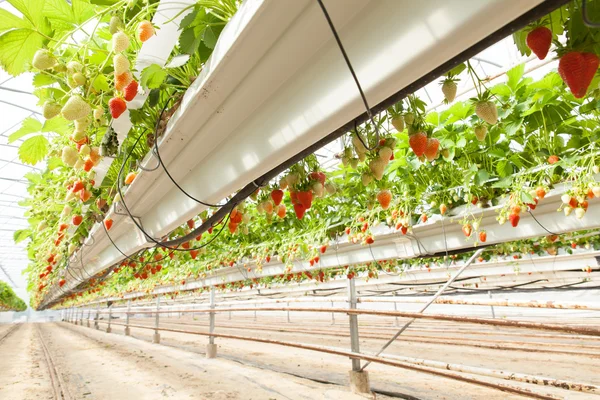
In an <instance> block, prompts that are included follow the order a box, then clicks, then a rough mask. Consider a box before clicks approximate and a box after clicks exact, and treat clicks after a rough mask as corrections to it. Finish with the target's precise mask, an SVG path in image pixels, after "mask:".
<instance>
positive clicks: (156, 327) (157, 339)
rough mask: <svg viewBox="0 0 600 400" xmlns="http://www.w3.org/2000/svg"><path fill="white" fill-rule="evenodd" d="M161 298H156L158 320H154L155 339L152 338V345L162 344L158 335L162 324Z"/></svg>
mask: <svg viewBox="0 0 600 400" xmlns="http://www.w3.org/2000/svg"><path fill="white" fill-rule="evenodd" d="M159 310H160V297H156V314H155V315H156V319H155V320H154V337H153V338H152V343H160V333H158V328H159V323H160V319H159V318H160V313H159V312H158V311H159Z"/></svg>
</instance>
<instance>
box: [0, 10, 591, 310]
mask: <svg viewBox="0 0 600 400" xmlns="http://www.w3.org/2000/svg"><path fill="white" fill-rule="evenodd" d="M9 3H10V4H12V5H13V6H14V7H15V8H17V9H18V11H20V12H21V14H22V18H20V17H17V16H15V15H12V14H10V13H9V12H7V11H4V10H0V11H1V12H2V16H3V18H5V19H4V20H5V21H6V24H4V25H2V27H0V63H1V64H2V67H3V68H4V69H5V70H6V71H8V72H9V73H11V74H13V75H17V74H19V73H22V72H25V71H32V72H33V73H34V75H33V84H34V86H36V87H37V89H36V91H35V94H36V95H37V96H38V98H39V104H40V106H42V107H43V111H44V116H45V118H46V120H45V122H43V123H41V122H39V121H37V120H36V119H27V120H25V121H24V123H23V125H22V126H21V128H20V129H19V130H18V131H16V132H15V133H13V134H12V135H11V136H10V140H11V141H16V140H19V139H22V140H23V143H22V144H21V146H20V149H19V155H20V158H21V160H22V161H23V162H25V163H30V164H36V163H38V162H39V161H42V160H46V169H45V170H44V171H43V172H41V173H30V174H28V175H27V179H28V180H29V181H30V182H31V184H30V186H29V189H28V190H29V193H30V195H31V197H30V198H28V199H27V200H25V201H23V202H22V204H23V205H25V206H28V207H29V210H28V212H27V217H28V219H29V223H30V225H31V227H30V228H29V229H25V230H22V231H18V232H16V233H15V241H17V242H18V241H21V240H25V239H30V242H29V244H28V253H29V257H30V259H31V263H30V265H29V267H28V274H29V289H30V290H31V291H32V292H33V295H32V296H31V298H32V305H33V306H34V307H35V306H37V305H38V304H39V303H40V301H41V300H42V299H43V298H44V296H45V294H46V293H47V290H48V288H49V287H51V286H53V285H54V284H58V285H59V286H62V285H64V283H65V281H66V279H65V278H66V275H65V274H66V273H67V272H66V271H65V265H66V263H65V261H66V259H67V258H68V257H69V256H70V255H71V254H73V253H74V252H75V251H76V250H77V249H78V248H79V247H80V246H81V244H82V243H83V241H84V240H85V238H86V237H87V236H88V233H89V230H90V229H91V227H92V226H93V225H94V224H95V223H96V222H99V221H103V223H104V225H105V227H106V228H107V229H108V230H110V228H111V226H112V221H111V220H109V219H105V214H106V212H107V211H108V209H109V207H110V206H111V205H112V204H113V203H114V202H115V201H118V200H119V196H118V195H117V194H116V190H115V188H116V183H117V182H116V180H117V175H118V170H119V168H120V166H121V164H122V161H123V158H124V154H123V152H124V150H127V151H129V150H131V149H132V146H133V143H134V141H135V140H136V139H137V138H138V137H139V136H140V135H143V136H142V137H143V138H144V140H143V141H141V142H140V143H138V144H137V146H136V147H135V148H134V149H133V151H132V153H131V160H132V162H131V163H130V165H127V166H126V174H124V175H123V177H124V182H122V183H121V184H125V185H127V184H130V183H132V182H133V181H134V180H135V178H136V175H137V169H136V168H137V163H138V162H139V161H140V160H141V159H142V158H143V157H144V156H145V155H146V154H147V152H148V151H149V149H150V148H151V146H152V145H153V144H154V143H155V141H156V140H157V139H158V137H159V136H160V135H162V134H163V133H164V131H165V129H166V127H167V123H168V119H169V117H170V115H172V113H173V112H174V111H175V109H176V107H177V101H172V100H171V99H179V98H181V96H182V95H183V93H184V92H185V90H186V89H187V88H188V87H189V85H190V84H191V83H192V82H193V80H194V79H195V77H196V76H197V75H198V74H199V72H200V71H201V70H202V66H203V63H204V62H205V61H206V60H207V58H208V57H209V56H210V54H211V51H212V49H213V48H214V46H215V43H216V41H217V39H218V36H219V33H220V32H221V30H222V28H223V27H224V25H225V24H226V23H227V21H228V20H229V19H230V18H231V17H232V16H233V15H234V13H235V11H236V9H237V6H238V4H237V2H235V1H233V0H231V1H226V0H213V1H208V0H202V1H198V2H197V3H195V4H193V5H191V6H190V9H192V12H191V13H190V14H189V15H188V16H186V17H185V18H184V20H183V21H182V23H181V27H182V34H181V37H180V40H179V43H178V45H177V46H176V49H175V50H174V51H173V54H172V58H175V57H180V56H181V55H187V56H189V60H187V62H186V63H185V64H184V65H180V66H177V67H171V68H160V67H159V66H157V65H151V66H149V67H147V68H145V69H144V70H143V71H137V72H139V76H140V79H139V82H138V81H136V80H134V75H135V74H134V72H136V71H132V66H133V65H135V61H136V55H137V53H138V51H139V49H140V46H141V44H142V43H144V42H145V41H147V40H149V39H150V38H152V37H153V35H154V34H155V33H156V30H157V29H160V27H156V26H153V25H152V23H151V22H150V21H151V20H152V17H153V15H154V12H155V10H156V7H157V6H158V4H159V2H158V1H134V0H130V1H109V0H107V1H94V0H92V1H88V0H74V1H73V2H72V4H71V5H70V6H69V5H67V4H65V3H64V1H62V0H46V2H45V3H44V7H36V6H33V5H30V6H28V5H24V4H23V3H22V2H16V1H11V0H9ZM588 3H589V4H588V10H587V13H588V17H589V18H590V19H592V20H594V19H595V20H600V2H598V1H593V2H588ZM581 11H582V10H581V1H579V0H578V1H573V2H570V3H569V4H567V5H566V6H564V7H562V8H561V9H558V10H556V11H554V12H553V13H551V14H549V15H548V16H546V17H545V18H543V19H542V20H540V21H537V22H535V23H534V24H531V25H530V26H528V27H527V28H525V29H524V30H522V31H520V32H517V33H515V35H514V39H515V44H516V46H517V48H518V49H519V50H520V51H521V52H522V53H523V55H529V54H531V52H532V51H533V53H535V55H536V56H537V57H538V58H540V59H546V58H550V57H555V58H557V59H558V71H557V72H551V73H549V74H548V75H546V76H545V77H543V78H542V79H540V80H538V81H533V79H531V78H528V77H526V76H525V66H524V65H518V66H516V67H514V68H513V69H511V70H510V71H508V73H507V77H508V80H507V81H506V82H505V83H501V84H497V85H491V83H490V82H489V81H488V80H487V78H486V77H483V76H479V75H478V74H477V72H476V71H475V69H474V68H473V67H472V66H471V64H470V63H468V62H467V63H465V64H463V65H460V66H458V67H456V68H454V69H453V70H452V71H449V72H448V73H447V74H446V75H445V76H444V77H442V78H441V81H440V84H441V88H440V90H441V91H442V92H443V94H444V96H445V99H446V102H447V104H448V105H447V107H446V108H445V109H444V110H443V111H428V107H429V106H431V105H428V104H427V103H426V102H425V101H424V100H423V99H421V98H419V97H418V96H416V95H411V96H408V97H407V98H406V99H404V100H402V101H401V102H399V103H397V104H396V105H394V106H393V107H391V108H390V109H388V110H387V111H386V112H383V113H381V114H379V115H377V116H375V118H374V122H373V123H367V124H364V125H361V126H359V127H357V129H356V130H354V131H352V132H348V134H347V135H346V136H345V137H343V138H342V143H343V146H344V150H343V151H342V152H341V153H340V154H338V155H337V158H338V159H339V161H340V163H339V166H338V167H336V168H335V169H328V170H325V169H324V168H323V167H322V166H321V165H320V163H319V160H318V159H317V157H316V156H314V155H312V156H309V157H307V158H306V159H304V160H303V161H301V162H299V163H298V164H296V165H294V166H292V167H291V168H290V169H289V171H287V172H286V173H284V174H282V176H280V178H279V179H277V180H275V181H273V182H272V183H271V185H269V186H268V187H264V188H262V189H261V190H257V192H256V193H254V195H253V196H251V197H250V198H249V199H247V200H246V201H245V202H244V203H242V204H239V205H238V206H237V207H236V209H234V210H233V212H232V213H231V214H230V216H229V218H228V219H227V220H226V221H227V222H223V224H226V226H217V227H215V229H214V231H213V230H212V229H211V230H210V231H209V232H208V233H206V234H204V235H202V236H198V237H197V238H196V240H194V241H192V242H188V243H185V244H183V245H182V247H183V248H184V249H186V248H188V249H194V248H195V247H198V245H202V244H203V243H206V242H207V241H208V240H211V241H212V240H213V239H215V238H214V237H215V235H219V237H218V238H216V239H215V240H214V241H212V242H211V244H210V246H209V247H208V248H205V249H202V250H190V251H189V252H179V251H178V252H172V251H168V250H166V249H159V248H155V249H151V250H149V251H146V252H143V253H142V254H138V255H136V256H134V259H135V261H132V260H128V267H127V268H124V266H121V265H115V266H114V267H113V268H114V271H113V272H112V273H111V274H110V275H109V279H108V280H104V281H103V287H105V288H111V290H113V291H114V290H117V288H119V289H118V290H125V289H124V288H127V286H128V285H137V284H138V282H139V281H143V282H144V284H146V285H147V286H148V287H154V286H156V285H159V284H162V283H165V282H171V281H172V276H180V275H185V274H186V273H188V272H189V271H191V270H194V271H201V274H210V273H212V272H213V271H215V270H216V269H218V268H221V267H223V266H229V265H234V264H236V265H237V264H238V263H239V261H240V260H242V259H250V260H251V261H252V262H254V263H256V264H257V265H259V266H260V264H261V263H264V262H265V261H266V260H267V259H268V258H270V257H278V258H279V259H281V260H282V262H285V263H288V262H289V263H292V262H293V261H294V260H297V259H303V260H306V261H310V260H311V259H313V260H314V258H315V257H316V256H318V253H319V251H321V249H322V248H323V247H325V249H326V248H327V246H328V245H329V244H330V243H331V242H332V240H333V238H335V237H337V235H339V234H341V233H344V232H345V233H347V234H348V235H349V238H350V240H351V241H352V242H355V243H363V244H364V245H369V244H372V243H373V242H374V240H375V236H374V235H373V234H372V232H371V229H372V228H373V227H374V226H377V225H378V224H387V225H389V226H391V227H394V228H395V229H397V230H398V231H400V232H402V233H410V232H411V230H412V226H413V225H415V224H418V223H421V222H424V221H426V220H427V218H429V217H431V216H432V215H433V214H438V215H442V216H444V215H447V214H451V213H452V212H453V209H454V208H457V207H458V206H461V205H464V204H470V203H472V204H473V206H474V207H481V208H485V207H489V206H492V205H497V204H499V203H501V204H503V207H501V210H500V211H499V213H498V217H497V219H498V223H499V224H505V223H509V224H511V225H512V226H513V227H515V228H516V227H517V226H518V224H519V220H520V215H521V214H522V213H523V212H526V211H527V210H528V209H534V208H535V207H536V206H537V204H538V203H539V202H543V199H544V197H545V195H546V193H547V192H548V191H549V190H550V189H551V188H553V187H554V186H555V185H556V184H558V183H562V182H569V184H570V185H571V189H570V190H569V192H568V193H567V194H566V195H565V198H564V199H563V200H564V204H563V206H561V207H560V212H561V213H564V216H563V218H583V216H584V215H585V213H586V211H587V208H588V207H589V206H590V200H591V199H593V198H595V197H599V196H600V183H599V182H598V180H597V175H598V173H599V172H600V171H599V169H600V167H599V166H600V153H599V151H600V148H599V145H598V143H599V139H600V129H599V128H598V116H599V115H598V114H599V113H598V105H599V101H598V99H599V98H600V89H599V87H598V83H599V81H600V78H599V77H598V74H597V70H598V54H600V44H598V43H600V33H599V32H598V31H597V30H594V29H590V28H588V27H587V26H586V25H585V24H584V22H583V20H582V13H581ZM25 32H31V36H30V37H31V38H35V40H33V39H30V40H29V41H28V42H26V43H25V42H23V43H21V42H19V40H20V39H19V38H20V37H21V36H23V34H24V33H25ZM8 44H11V45H8ZM17 47H19V48H21V49H22V51H16V50H15V49H16V48H17ZM459 80H470V81H472V82H473V85H474V87H475V90H476V96H475V97H474V98H473V99H470V100H467V101H456V100H455V97H456V94H457V87H458V86H457V82H458V81H459ZM140 93H145V94H148V95H149V98H148V101H147V102H146V103H145V104H144V106H143V107H142V108H140V109H138V110H130V113H131V121H132V122H133V125H134V126H133V128H132V129H131V131H130V133H129V134H128V136H127V137H126V138H125V139H124V140H123V143H119V140H118V138H117V135H116V133H115V132H114V131H113V130H112V129H110V128H108V127H109V126H110V122H111V118H118V117H119V116H120V115H121V113H122V112H124V111H125V108H126V106H127V102H128V101H131V100H132V99H133V98H135V96H136V95H138V94H140ZM168 101H172V103H171V104H173V106H172V107H171V108H170V109H168V110H167V112H164V113H160V111H157V110H161V109H162V107H163V106H164V105H165V104H167V102H168ZM159 118H161V120H160V121H159V120H158V119H159ZM373 124H376V125H377V130H378V131H379V132H380V133H381V135H380V136H379V137H377V135H375V130H376V129H375V126H374V125H373ZM156 127H158V130H155V128H156ZM49 132H53V133H54V135H52V136H51V139H48V138H47V137H46V136H47V135H45V134H46V133H49ZM119 146H120V148H121V151H119ZM370 149H372V150H370ZM106 156H109V157H115V158H116V160H115V162H113V164H112V167H111V169H110V170H109V171H108V173H107V174H106V176H105V177H104V178H103V179H102V182H96V181H95V179H96V176H95V166H97V165H98V164H99V163H100V162H101V160H102V157H106ZM213 211H214V210H207V211H205V212H203V213H202V214H200V215H198V216H197V217H196V218H193V219H191V220H190V221H187V223H186V224H184V225H183V226H181V227H179V228H177V229H175V230H174V231H173V232H172V233H171V235H170V237H172V238H174V237H179V236H181V235H183V234H185V233H188V232H190V231H191V229H193V228H194V227H195V226H197V224H199V223H201V222H202V221H204V220H206V219H207V218H208V217H210V215H211V213H212V212H213ZM459 223H460V224H461V226H462V228H463V232H464V234H465V240H471V241H474V242H479V243H484V242H485V241H486V238H487V231H489V230H490V229H493V227H492V226H486V227H481V226H479V224H478V222H477V221H475V220H469V221H466V220H465V221H460V222H459ZM222 228H223V229H222ZM486 230H487V231H486ZM290 265H291V264H290ZM180 272H183V274H182V273H180ZM194 273H195V272H194ZM97 282H99V281H97ZM122 288H123V289H122ZM98 295H100V294H99V293H98Z"/></svg>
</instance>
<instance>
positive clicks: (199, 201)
mask: <svg viewBox="0 0 600 400" xmlns="http://www.w3.org/2000/svg"><path fill="white" fill-rule="evenodd" d="M171 100H173V97H171V98H169V100H168V101H167V102H166V103H165V105H164V107H163V108H162V110H161V112H160V114H159V116H158V120H157V121H156V125H155V127H154V135H155V136H154V155H155V156H156V158H157V159H158V163H159V164H160V165H161V166H162V167H163V170H164V171H165V173H166V174H167V176H168V177H169V179H170V180H171V182H173V184H174V185H175V186H177V188H178V189H179V190H181V192H182V193H183V194H184V195H186V196H187V197H189V198H190V199H192V200H194V201H195V202H196V203H200V204H202V205H204V206H206V207H215V208H219V207H223V206H224V205H225V204H227V203H225V204H211V203H207V202H205V201H202V200H198V199H197V198H195V197H194V196H192V195H191V194H189V193H188V192H186V191H185V190H184V189H183V188H182V187H181V186H180V185H179V184H178V183H177V181H175V179H173V176H171V173H170V172H169V170H168V169H167V166H166V165H165V163H163V160H162V158H161V157H160V152H159V150H158V137H157V135H156V133H157V132H158V125H159V124H160V121H161V120H162V116H163V114H164V112H165V111H166V109H167V107H168V106H169V105H170V104H171ZM135 143H136V144H137V141H136V142H135ZM134 147H135V145H134Z"/></svg>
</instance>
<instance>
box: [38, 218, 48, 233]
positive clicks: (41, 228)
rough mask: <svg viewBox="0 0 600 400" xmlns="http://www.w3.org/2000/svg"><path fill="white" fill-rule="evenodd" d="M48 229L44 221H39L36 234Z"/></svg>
mask: <svg viewBox="0 0 600 400" xmlns="http://www.w3.org/2000/svg"><path fill="white" fill-rule="evenodd" d="M47 227H48V223H47V222H46V220H42V221H40V223H39V224H38V226H37V230H38V232H41V231H43V230H44V229H46V228H47Z"/></svg>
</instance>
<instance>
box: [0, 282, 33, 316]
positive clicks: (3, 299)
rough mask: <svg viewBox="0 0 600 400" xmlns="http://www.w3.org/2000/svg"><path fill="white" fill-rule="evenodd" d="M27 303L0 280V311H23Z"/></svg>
mask: <svg viewBox="0 0 600 400" xmlns="http://www.w3.org/2000/svg"><path fill="white" fill-rule="evenodd" d="M25 310H27V304H25V302H24V301H23V300H21V299H20V298H19V297H18V296H17V295H16V294H15V292H14V291H13V290H12V288H11V287H10V286H9V285H8V284H7V283H6V282H2V281H0V311H25Z"/></svg>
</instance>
